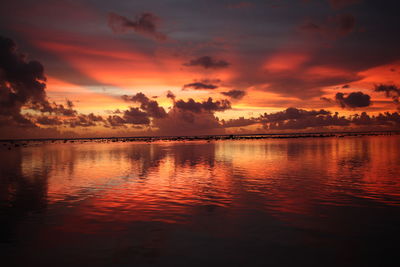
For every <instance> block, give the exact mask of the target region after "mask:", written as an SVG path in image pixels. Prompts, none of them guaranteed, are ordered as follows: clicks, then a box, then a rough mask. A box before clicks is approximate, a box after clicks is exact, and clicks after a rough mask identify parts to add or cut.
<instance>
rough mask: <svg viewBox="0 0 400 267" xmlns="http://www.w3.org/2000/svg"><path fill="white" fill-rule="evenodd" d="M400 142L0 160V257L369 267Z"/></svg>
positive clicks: (129, 147)
mask: <svg viewBox="0 0 400 267" xmlns="http://www.w3.org/2000/svg"><path fill="white" fill-rule="evenodd" d="M399 148H400V138H399V137H396V136H393V137H390V136H389V137H387V136H385V137H383V136H382V137H362V138H352V137H346V138H323V139H322V138H321V139H318V138H316V139H285V140H259V141H254V140H253V141H248V140H247V141H246V140H243V141H217V142H203V141H199V142H186V143H185V142H159V143H151V144H148V143H112V144H96V143H85V144H76V143H75V144H53V145H42V146H38V147H24V148H23V147H18V148H15V149H13V150H6V149H0V157H1V159H2V162H1V164H0V179H1V180H0V225H1V228H0V246H1V247H0V249H1V251H2V252H1V253H2V254H3V255H2V256H3V257H2V260H3V261H5V262H6V263H9V264H19V265H21V266H25V265H28V264H30V265H32V264H33V265H35V264H36V265H41V266H46V265H47V266H71V265H75V266H80V265H85V266H86V265H94V266H147V265H149V266H152V265H159V266H166V265H175V266H176V265H178V266H180V265H181V266H185V265H186V266H187V265H188V264H189V263H190V264H191V265H195V266H204V265H215V266H216V265H221V264H227V265H229V264H230V265H232V266H243V265H245V264H247V265H251V266H257V265H259V266H266V265H272V266H285V265H286V266H289V265H300V266H310V265H311V266H320V265H322V266H327V265H328V266H329V265H331V266H337V265H344V266H366V265H380V263H381V261H382V260H383V259H387V258H393V259H395V257H394V253H395V252H397V251H396V249H395V248H396V244H397V240H398V239H399V238H400V230H399V229H398V225H400V164H399V163H400V149H399Z"/></svg>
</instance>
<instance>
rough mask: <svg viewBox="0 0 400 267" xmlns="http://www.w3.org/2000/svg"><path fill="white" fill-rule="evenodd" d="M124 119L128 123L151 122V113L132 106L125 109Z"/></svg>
mask: <svg viewBox="0 0 400 267" xmlns="http://www.w3.org/2000/svg"><path fill="white" fill-rule="evenodd" d="M123 119H124V121H125V123H127V124H146V125H148V124H149V123H150V119H149V115H148V114H147V113H146V112H143V111H141V110H139V109H138V108H134V107H130V108H129V109H128V110H125V111H124V115H123Z"/></svg>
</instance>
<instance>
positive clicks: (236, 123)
mask: <svg viewBox="0 0 400 267" xmlns="http://www.w3.org/2000/svg"><path fill="white" fill-rule="evenodd" d="M259 122H260V120H259V119H256V118H250V119H246V118H244V117H239V118H238V119H230V120H227V121H225V120H222V121H221V123H222V127H225V128H229V127H244V126H249V125H253V124H255V123H259Z"/></svg>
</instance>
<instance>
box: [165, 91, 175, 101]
mask: <svg viewBox="0 0 400 267" xmlns="http://www.w3.org/2000/svg"><path fill="white" fill-rule="evenodd" d="M167 98H170V99H172V101H174V102H175V98H176V96H175V94H174V93H173V92H171V91H170V90H168V91H167Z"/></svg>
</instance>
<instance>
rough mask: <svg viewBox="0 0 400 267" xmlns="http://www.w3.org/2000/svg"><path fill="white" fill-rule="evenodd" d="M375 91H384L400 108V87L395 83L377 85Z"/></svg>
mask: <svg viewBox="0 0 400 267" xmlns="http://www.w3.org/2000/svg"><path fill="white" fill-rule="evenodd" d="M374 91H375V92H383V93H385V95H386V97H390V98H392V100H393V102H394V103H395V104H396V105H397V108H398V109H399V110H400V88H399V87H397V86H396V85H394V84H378V85H375V88H374Z"/></svg>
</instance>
